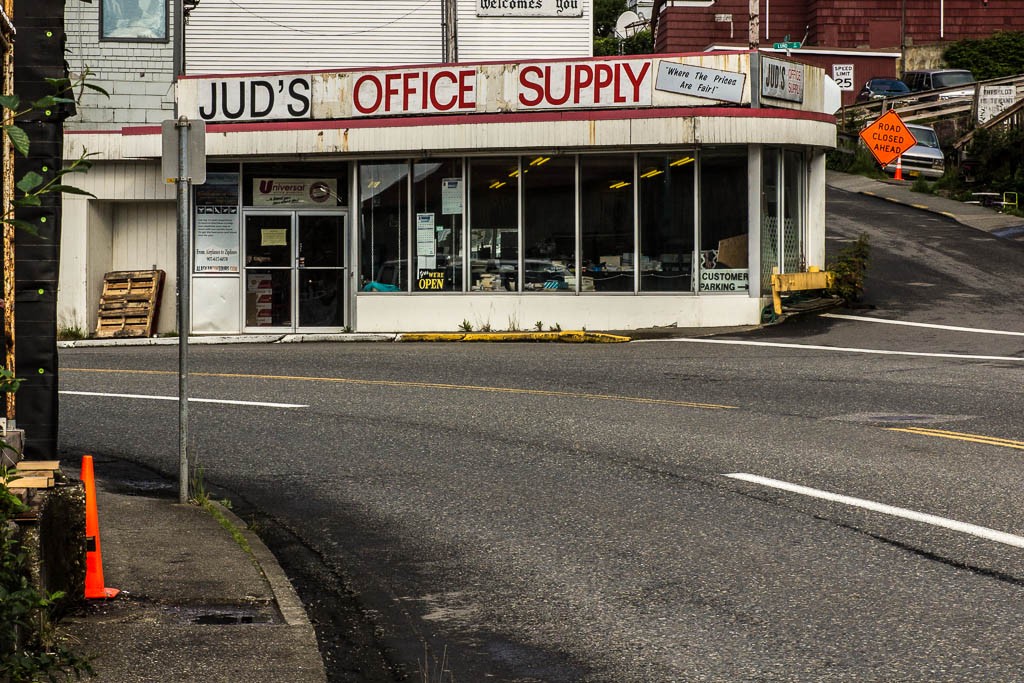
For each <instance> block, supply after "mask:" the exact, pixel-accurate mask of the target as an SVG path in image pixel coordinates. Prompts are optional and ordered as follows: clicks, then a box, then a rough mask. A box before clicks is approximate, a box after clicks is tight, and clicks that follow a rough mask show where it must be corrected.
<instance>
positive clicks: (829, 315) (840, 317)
mask: <svg viewBox="0 0 1024 683" xmlns="http://www.w3.org/2000/svg"><path fill="white" fill-rule="evenodd" d="M821 317H822V318H836V319H837V320H856V321H857V322H863V323H885V324H886V325H906V326H908V327H928V328H931V329H933V330H950V331H952V332H974V333H976V334H1006V335H1010V336H1012V337H1024V332H1010V331H1007V330H988V329H985V328H982V327H957V326H956V325H935V324H933V323H911V322H906V321H904V320H883V319H882V318H868V317H866V316H863V315H843V314H842V313H823V314H822V315H821Z"/></svg>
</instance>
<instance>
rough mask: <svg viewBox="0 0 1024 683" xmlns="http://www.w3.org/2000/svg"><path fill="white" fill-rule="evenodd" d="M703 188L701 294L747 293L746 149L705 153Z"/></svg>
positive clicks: (701, 190) (701, 160)
mask: <svg viewBox="0 0 1024 683" xmlns="http://www.w3.org/2000/svg"><path fill="white" fill-rule="evenodd" d="M700 187H701V189H700V216H701V220H700V254H699V255H698V256H699V263H698V266H699V271H698V272H699V275H698V278H699V291H701V292H733V293H735V292H740V291H747V290H748V289H749V283H748V281H747V274H748V271H747V234H748V233H749V230H748V228H747V221H748V220H749V217H748V215H747V205H748V199H747V150H746V148H745V147H743V148H738V149H722V150H710V151H708V152H705V153H703V154H702V155H701V159H700ZM713 271H720V272H713Z"/></svg>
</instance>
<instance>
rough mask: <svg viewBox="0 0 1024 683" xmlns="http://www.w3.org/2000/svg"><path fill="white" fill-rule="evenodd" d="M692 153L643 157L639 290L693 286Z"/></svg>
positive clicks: (679, 289)
mask: <svg viewBox="0 0 1024 683" xmlns="http://www.w3.org/2000/svg"><path fill="white" fill-rule="evenodd" d="M695 161H696V160H695V158H694V153H693V152H679V153H675V154H669V155H659V156H653V155H652V156H641V157H640V158H639V160H638V162H639V164H638V167H637V169H638V171H639V183H640V289H641V290H642V291H646V292H685V291H690V290H691V289H693V277H692V265H693V232H694V231H693V222H694V218H693V214H694V169H695V167H696V163H695Z"/></svg>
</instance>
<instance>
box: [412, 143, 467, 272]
mask: <svg viewBox="0 0 1024 683" xmlns="http://www.w3.org/2000/svg"><path fill="white" fill-rule="evenodd" d="M462 201H463V200H462V160H461V159H445V160H438V161H430V162H421V163H417V164H415V165H414V166H413V186H412V202H413V213H414V214H415V221H416V224H415V230H416V235H415V239H414V241H413V248H414V249H415V250H416V274H415V275H416V277H415V279H414V280H413V291H414V292H428V291H429V292H433V291H449V292H452V291H457V292H461V291H462V261H463V254H462V215H463V207H462Z"/></svg>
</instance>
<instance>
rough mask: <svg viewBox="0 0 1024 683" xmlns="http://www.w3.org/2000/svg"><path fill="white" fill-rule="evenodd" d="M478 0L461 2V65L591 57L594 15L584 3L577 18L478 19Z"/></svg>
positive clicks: (589, 1) (592, 52)
mask: <svg viewBox="0 0 1024 683" xmlns="http://www.w3.org/2000/svg"><path fill="white" fill-rule="evenodd" d="M477 1H478V0H460V2H459V12H458V17H459V21H458V38H459V41H458V42H459V61H460V62H487V61H494V60H502V61H505V60H512V61H517V60H528V59H551V58H563V59H568V58H572V57H592V56H593V55H594V43H593V40H594V38H593V33H594V31H593V22H594V20H593V15H592V14H591V0H585V1H584V3H583V5H584V7H583V16H579V17H523V18H515V17H478V16H476V6H477Z"/></svg>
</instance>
